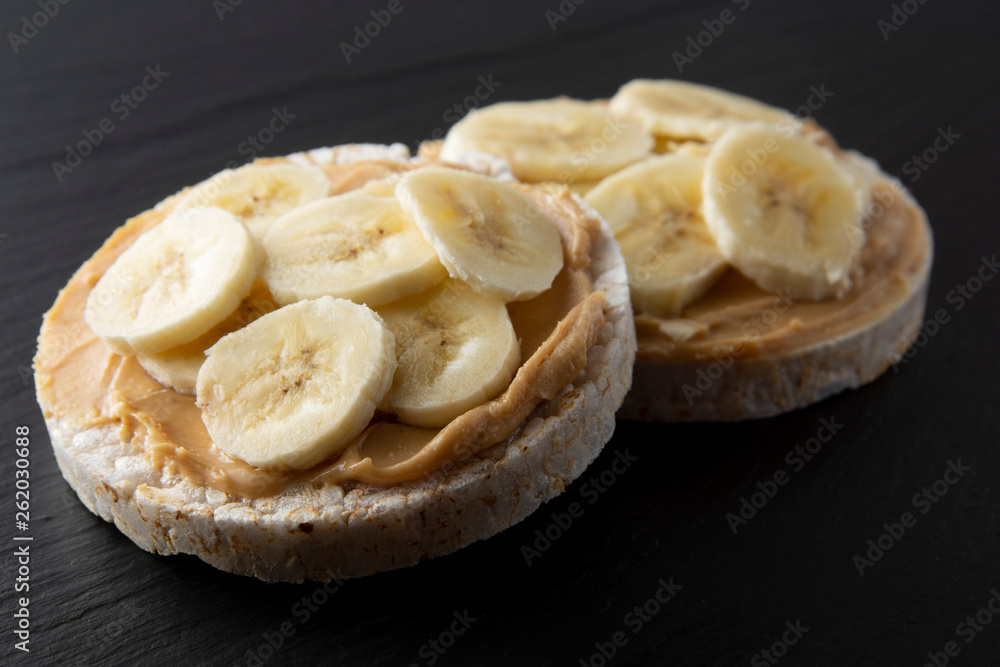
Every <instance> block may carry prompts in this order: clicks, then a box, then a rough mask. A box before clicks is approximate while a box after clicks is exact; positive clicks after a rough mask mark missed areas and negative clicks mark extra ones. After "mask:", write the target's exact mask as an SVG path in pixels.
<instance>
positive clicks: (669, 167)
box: [585, 155, 726, 317]
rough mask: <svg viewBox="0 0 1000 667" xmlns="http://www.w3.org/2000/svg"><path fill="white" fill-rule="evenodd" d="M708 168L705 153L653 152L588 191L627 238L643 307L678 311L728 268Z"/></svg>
mask: <svg viewBox="0 0 1000 667" xmlns="http://www.w3.org/2000/svg"><path fill="white" fill-rule="evenodd" d="M704 171H705V159H704V158H701V157H695V156H691V155H664V156H662V157H656V158H650V159H648V160H644V161H643V162H639V163H638V164H634V165H632V166H631V167H628V168H626V169H624V170H622V171H620V172H618V173H617V174H615V175H613V176H609V177H608V178H606V179H604V180H603V181H601V184H600V185H598V186H597V187H596V188H594V189H593V190H591V191H590V193H589V194H588V195H587V196H586V198H585V199H586V201H587V203H588V204H590V205H591V206H593V207H594V208H595V209H597V211H598V212H599V213H600V214H601V215H602V216H603V217H604V219H605V220H607V221H608V224H609V225H610V226H611V229H612V230H613V231H614V233H615V238H616V239H617V240H618V243H619V245H620V246H621V249H622V254H624V255H625V263H626V265H627V266H628V273H629V288H630V289H631V293H632V305H633V306H634V307H635V310H636V312H638V313H641V314H645V315H653V316H656V317H677V316H679V315H680V314H681V310H682V309H683V308H684V306H685V305H687V304H688V303H691V302H692V301H694V300H695V299H697V298H698V297H700V296H701V295H702V294H704V293H705V292H706V291H707V290H708V288H709V287H711V286H712V285H713V284H714V283H715V281H716V280H718V278H719V276H721V275H722V273H723V272H724V271H725V269H726V260H725V259H724V258H723V257H722V254H721V253H720V252H719V249H718V248H717V247H716V245H715V239H714V238H712V235H711V234H710V233H709V231H708V228H707V227H706V226H705V220H704V218H702V215H701V197H702V194H701V181H702V175H703V174H704Z"/></svg>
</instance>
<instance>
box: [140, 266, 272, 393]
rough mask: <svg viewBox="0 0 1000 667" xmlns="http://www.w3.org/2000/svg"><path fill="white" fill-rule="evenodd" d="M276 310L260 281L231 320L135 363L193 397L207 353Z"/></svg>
mask: <svg viewBox="0 0 1000 667" xmlns="http://www.w3.org/2000/svg"><path fill="white" fill-rule="evenodd" d="M277 307H278V304H277V303H275V302H274V299H273V298H272V297H271V295H270V293H269V292H268V291H267V287H265V286H264V283H262V282H260V281H257V283H256V284H254V286H253V288H252V289H251V290H250V293H249V294H248V295H247V297H246V298H245V299H243V301H242V302H241V303H240V305H239V306H238V307H237V308H236V310H235V311H233V312H232V313H231V314H230V315H229V317H227V318H226V319H224V320H222V321H221V322H219V323H218V324H216V325H215V326H214V327H212V328H211V329H209V330H208V331H206V332H205V333H203V334H202V335H200V336H198V337H197V338H195V339H194V340H193V341H191V342H189V343H184V344H183V345H178V346H177V347H172V348H170V349H169V350H164V351H163V352H158V353H156V354H140V355H136V358H135V360H136V361H138V362H139V365H140V366H142V368H143V370H144V371H146V373H148V374H149V376H150V377H151V378H153V379H154V380H156V381H157V382H159V383H160V384H162V385H163V386H164V387H170V388H171V389H174V390H175V391H178V392H180V393H182V394H190V395H192V396H193V395H194V390H195V382H196V381H197V379H198V369H199V368H201V365H202V364H203V363H204V362H205V350H207V349H208V348H210V347H212V346H213V345H215V344H216V343H217V342H218V340H219V339H220V338H222V337H223V336H225V335H226V334H228V333H232V332H234V331H236V330H237V329H240V328H242V327H245V326H246V325H248V324H250V323H251V322H253V321H254V320H256V319H257V318H258V317H260V316H262V315H266V314H267V313H270V312H271V311H273V310H275V309H276V308H277Z"/></svg>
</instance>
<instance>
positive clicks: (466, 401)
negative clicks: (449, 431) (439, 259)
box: [378, 280, 520, 427]
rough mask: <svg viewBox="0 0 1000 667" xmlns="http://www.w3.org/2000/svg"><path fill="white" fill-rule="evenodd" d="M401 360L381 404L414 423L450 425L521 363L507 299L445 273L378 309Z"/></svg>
mask: <svg viewBox="0 0 1000 667" xmlns="http://www.w3.org/2000/svg"><path fill="white" fill-rule="evenodd" d="M378 312H379V314H380V315H381V316H382V318H383V319H384V320H385V323H386V326H388V327H389V330H390V331H392V332H393V334H394V335H395V337H396V352H397V355H398V359H399V364H398V366H397V367H396V375H395V378H394V379H393V382H392V388H391V389H390V390H389V392H388V393H387V394H386V396H385V399H384V400H383V402H382V406H381V409H382V410H385V411H386V412H391V413H393V414H395V415H396V416H398V417H399V419H400V421H402V422H404V423H407V424H412V425H414V426H423V427H438V426H444V425H445V424H447V423H448V422H450V421H451V420H452V419H454V418H455V417H457V416H459V415H460V414H462V413H463V412H465V411H466V410H469V409H470V408H473V407H475V406H477V405H481V404H482V403H485V402H486V401H488V400H490V399H492V398H494V397H495V396H496V395H497V394H499V393H500V392H501V391H503V390H504V389H505V388H506V387H507V385H508V384H510V381H511V379H512V378H513V377H514V373H515V372H516V371H517V368H518V365H519V364H520V352H519V348H518V342H517V335H516V334H515V333H514V327H513V325H512V324H511V321H510V317H509V316H508V314H507V308H506V306H505V305H504V302H503V301H501V300H499V299H496V298H493V297H488V296H483V295H482V294H478V293H477V292H475V291H473V290H472V289H470V288H469V287H468V286H467V285H464V284H463V283H461V282H458V281H455V280H446V281H445V282H443V283H441V284H440V285H438V286H437V287H434V288H432V289H430V290H427V291H426V292H423V293H422V294H417V295H414V296H411V297H408V298H406V299H403V300H401V301H398V302H396V303H394V304H391V305H389V306H386V307H384V308H381V309H379V311H378Z"/></svg>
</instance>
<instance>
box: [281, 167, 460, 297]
mask: <svg viewBox="0 0 1000 667" xmlns="http://www.w3.org/2000/svg"><path fill="white" fill-rule="evenodd" d="M382 187H383V190H385V189H388V196H381V195H382V191H380V190H379V189H378V188H377V187H375V186H373V188H370V189H369V190H368V192H372V193H374V194H367V193H366V192H361V191H355V192H348V193H346V194H342V195H337V196H335V197H328V198H326V199H320V200H317V201H314V202H311V203H309V204H305V205H303V206H300V207H299V208H297V209H295V210H294V211H291V212H290V213H288V214H286V215H284V216H282V217H281V218H279V219H278V220H276V221H275V222H274V224H273V225H272V227H271V230H270V231H269V232H268V233H267V235H266V236H265V237H264V240H263V245H264V250H265V251H266V254H267V260H266V263H265V265H264V273H263V277H264V281H265V282H266V283H267V285H268V287H269V288H270V290H271V293H272V294H274V297H275V299H277V300H278V302H279V303H282V304H288V303H294V302H295V301H299V300H302V299H315V298H317V297H320V296H324V295H329V296H335V297H340V298H345V299H350V300H352V301H355V302H358V303H364V304H367V305H368V306H370V307H372V308H374V307H376V306H380V305H382V304H384V303H388V302H390V301H394V300H396V299H398V298H400V297H402V296H406V295H407V294H413V293H415V292H419V291H421V290H423V289H425V288H427V287H429V286H431V285H434V284H435V283H438V282H440V281H441V280H443V279H444V278H445V277H446V276H447V271H445V268H444V266H442V264H441V262H440V261H439V260H438V256H437V253H436V252H435V251H434V248H432V247H431V246H430V244H428V243H427V241H426V240H424V236H423V234H421V231H420V229H418V228H417V226H416V225H415V224H414V223H413V220H412V219H411V218H410V216H409V215H408V214H407V213H406V212H405V211H404V210H403V208H402V207H401V206H400V204H399V201H398V200H397V199H396V197H395V195H394V193H393V191H392V190H391V189H390V188H389V186H384V185H383V186H382Z"/></svg>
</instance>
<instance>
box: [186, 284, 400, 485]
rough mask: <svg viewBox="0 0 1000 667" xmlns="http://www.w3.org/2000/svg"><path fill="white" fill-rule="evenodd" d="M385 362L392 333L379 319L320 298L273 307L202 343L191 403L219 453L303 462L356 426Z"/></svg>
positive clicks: (308, 463) (339, 443) (369, 411)
mask: <svg viewBox="0 0 1000 667" xmlns="http://www.w3.org/2000/svg"><path fill="white" fill-rule="evenodd" d="M395 370H396V346H395V341H394V338H393V335H392V333H390V332H389V330H388V329H387V328H386V327H385V324H384V323H383V322H382V319H381V318H380V317H379V316H378V315H376V314H375V313H374V312H373V311H372V310H371V309H369V308H367V307H365V306H362V305H358V304H356V303H352V302H350V301H346V300H344V299H334V298H333V297H329V296H325V297H322V298H320V299H315V300H312V301H301V302H299V303H295V304H292V305H290V306H285V307H284V308H279V309H278V310H276V311H274V312H272V313H269V314H267V315H264V316H263V317H261V318H260V319H258V320H256V321H254V322H252V323H251V324H249V325H247V326H246V327H244V328H242V329H240V330H238V331H235V332H233V333H231V334H229V335H228V336H225V337H223V338H222V339H220V340H219V342H218V343H216V344H215V345H213V346H212V347H210V348H209V349H208V352H207V357H206V359H205V363H204V364H202V366H201V369H200V370H199V371H198V382H197V396H198V398H197V405H198V407H199V408H201V410H202V421H204V422H205V426H206V428H207V429H208V433H209V435H210V436H211V437H212V441H213V442H214V443H215V444H216V446H218V447H219V448H220V449H221V450H222V451H224V452H225V453H226V454H229V455H230V456H232V457H234V458H237V459H240V460H243V461H246V462H247V463H249V464H251V465H255V466H261V467H267V468H295V469H302V468H309V467H312V466H314V465H316V464H317V463H319V462H320V461H322V460H323V459H326V458H327V457H329V456H332V455H333V454H336V453H337V452H339V451H341V450H342V449H344V448H345V447H346V446H347V445H348V444H350V442H351V441H352V440H353V439H354V438H355V437H357V436H358V435H359V434H360V433H361V432H362V431H363V430H364V428H365V427H366V426H367V425H368V422H370V421H371V418H372V416H373V415H374V414H375V407H376V405H377V404H378V402H379V401H380V400H382V397H383V396H384V395H385V392H386V391H388V389H389V386H390V385H391V384H392V375H393V372H394V371H395Z"/></svg>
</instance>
